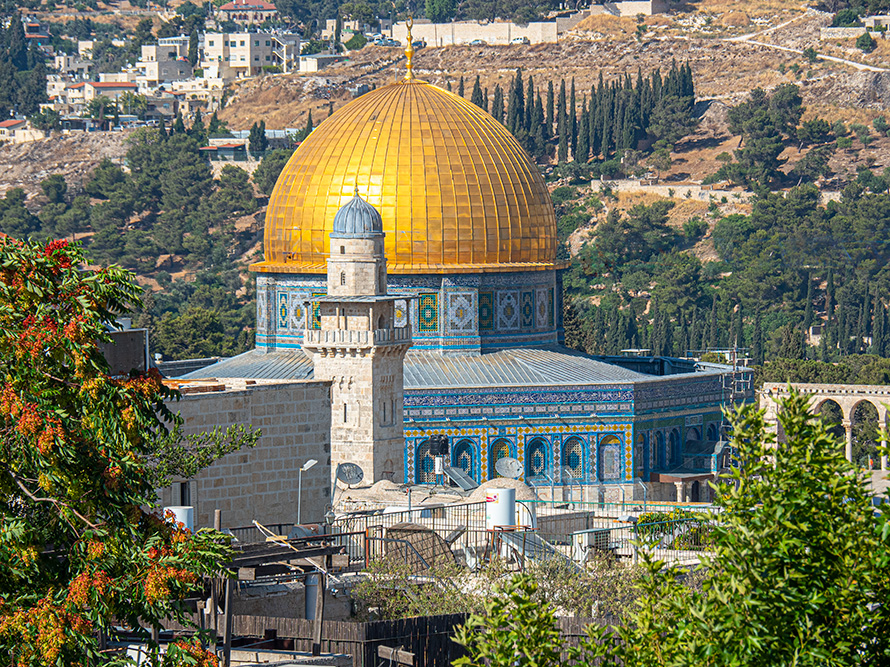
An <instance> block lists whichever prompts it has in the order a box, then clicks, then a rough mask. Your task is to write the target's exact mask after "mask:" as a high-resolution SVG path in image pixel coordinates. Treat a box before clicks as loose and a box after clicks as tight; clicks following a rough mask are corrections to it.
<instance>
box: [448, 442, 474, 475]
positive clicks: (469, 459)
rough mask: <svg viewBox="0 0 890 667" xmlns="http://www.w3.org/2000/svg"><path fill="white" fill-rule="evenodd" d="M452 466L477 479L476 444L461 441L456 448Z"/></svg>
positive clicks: (453, 453)
mask: <svg viewBox="0 0 890 667" xmlns="http://www.w3.org/2000/svg"><path fill="white" fill-rule="evenodd" d="M452 465H453V466H454V467H455V468H459V469H460V470H463V471H464V472H465V473H466V474H467V475H469V476H470V477H472V478H473V479H477V477H476V444H475V443H474V442H473V441H472V440H461V441H460V442H458V443H457V444H456V445H455V446H454V450H453V452H452Z"/></svg>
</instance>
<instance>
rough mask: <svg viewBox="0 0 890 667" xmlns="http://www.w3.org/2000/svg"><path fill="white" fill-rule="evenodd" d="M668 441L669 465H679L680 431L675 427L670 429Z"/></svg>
mask: <svg viewBox="0 0 890 667" xmlns="http://www.w3.org/2000/svg"><path fill="white" fill-rule="evenodd" d="M669 442H670V452H671V466H673V467H675V468H676V467H677V466H679V465H680V431H678V430H677V429H674V430H673V431H671V434H670V437H669Z"/></svg>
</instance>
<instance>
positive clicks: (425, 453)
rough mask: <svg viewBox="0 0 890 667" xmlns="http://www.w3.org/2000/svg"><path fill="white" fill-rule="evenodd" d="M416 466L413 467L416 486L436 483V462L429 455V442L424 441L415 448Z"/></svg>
mask: <svg viewBox="0 0 890 667" xmlns="http://www.w3.org/2000/svg"><path fill="white" fill-rule="evenodd" d="M416 460H417V465H416V466H415V475H416V479H415V481H416V482H417V484H435V483H436V460H435V458H434V457H433V455H432V454H430V441H429V440H424V441H423V443H421V445H420V446H419V447H418V448H417V454H416Z"/></svg>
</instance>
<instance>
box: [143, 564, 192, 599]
mask: <svg viewBox="0 0 890 667" xmlns="http://www.w3.org/2000/svg"><path fill="white" fill-rule="evenodd" d="M174 581H176V582H179V583H182V584H194V583H195V582H196V581H198V575H196V574H195V573H194V572H189V571H188V570H185V569H182V568H177V567H173V566H172V565H167V566H160V565H155V566H153V567H152V568H151V569H150V570H149V571H148V574H146V575H145V584H144V586H143V588H144V590H145V597H147V598H148V600H149V601H150V602H157V601H159V600H164V599H167V598H169V597H170V584H171V583H172V582H174Z"/></svg>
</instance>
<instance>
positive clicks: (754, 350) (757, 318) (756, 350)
mask: <svg viewBox="0 0 890 667" xmlns="http://www.w3.org/2000/svg"><path fill="white" fill-rule="evenodd" d="M753 334H754V335H753V336H752V339H751V360H752V361H753V362H754V363H755V364H757V365H760V364H762V363H763V318H762V316H761V314H760V308H758V309H757V310H755V311H754V332H753Z"/></svg>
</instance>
